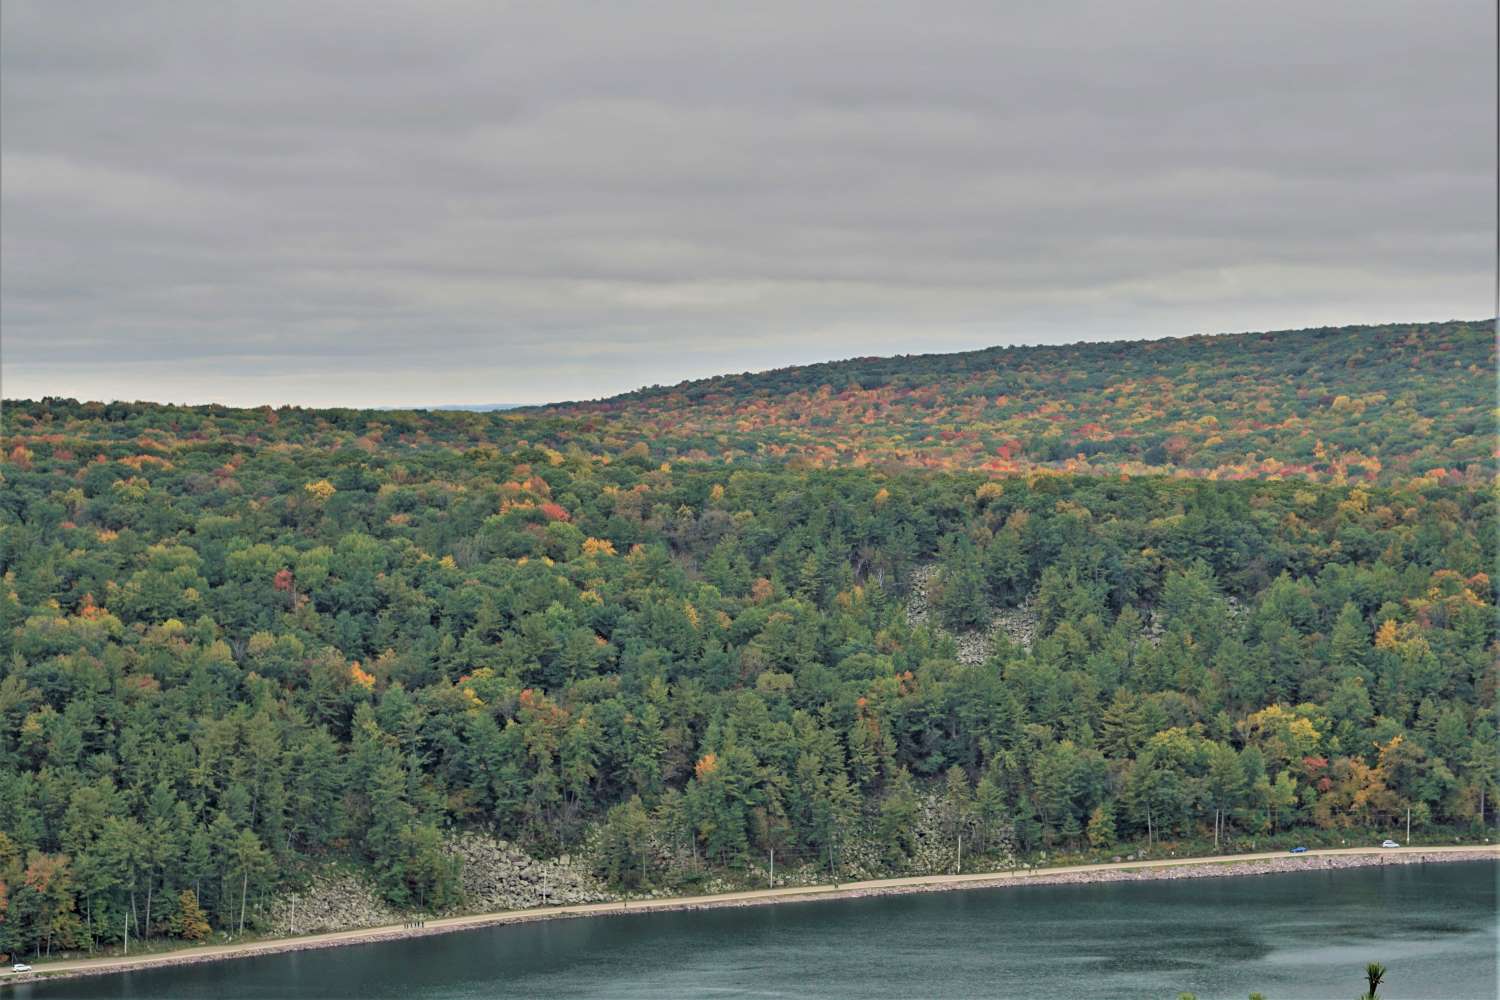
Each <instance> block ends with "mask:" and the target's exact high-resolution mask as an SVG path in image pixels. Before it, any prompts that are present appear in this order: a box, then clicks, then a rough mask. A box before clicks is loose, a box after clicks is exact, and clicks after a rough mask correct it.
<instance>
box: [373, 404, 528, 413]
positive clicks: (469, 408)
mask: <svg viewBox="0 0 1500 1000" xmlns="http://www.w3.org/2000/svg"><path fill="white" fill-rule="evenodd" d="M530 405H531V404H530V403H449V404H447V405H445V406H428V407H422V409H428V410H463V411H465V412H468V413H492V412H494V411H495V410H519V409H520V408H521V407H523V406H530ZM390 409H403V410H404V409H408V407H404V406H402V407H394V406H393V407H390Z"/></svg>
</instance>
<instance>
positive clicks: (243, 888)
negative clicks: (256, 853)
mask: <svg viewBox="0 0 1500 1000" xmlns="http://www.w3.org/2000/svg"><path fill="white" fill-rule="evenodd" d="M249 891H250V869H249V868H248V867H247V868H246V869H245V877H244V879H243V881H241V882H240V930H239V933H241V934H244V933H245V894H246V893H248V892H249Z"/></svg>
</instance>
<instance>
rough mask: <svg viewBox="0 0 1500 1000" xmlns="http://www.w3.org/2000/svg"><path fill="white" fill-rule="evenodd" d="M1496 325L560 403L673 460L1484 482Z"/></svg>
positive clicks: (1140, 346) (1030, 352)
mask: <svg viewBox="0 0 1500 1000" xmlns="http://www.w3.org/2000/svg"><path fill="white" fill-rule="evenodd" d="M1494 329H1495V325H1494V322H1493V321H1491V320H1485V321H1482V322H1471V323H1457V322H1455V323H1432V324H1399V325H1391V326H1379V327H1365V326H1360V327H1341V328H1336V329H1316V330H1295V331H1285V332H1280V333H1246V334H1237V335H1234V336H1220V337H1187V338H1182V339H1171V340H1155V341H1135V342H1125V341H1113V342H1109V343H1098V344H1073V345H1069V346H1066V347H1010V348H1001V347H995V348H990V349H989V350H983V351H971V352H967V353H962V354H929V355H920V356H910V357H895V358H858V359H854V360H851V361H840V362H835V363H831V364H821V365H808V366H805V367H799V368H786V369H782V370H780V371H772V372H762V373H759V374H746V375H729V376H724V377H722V378H713V379H705V380H702V381H697V382H684V383H682V384H681V385H677V386H673V387H671V388H662V387H655V388H651V389H643V390H641V391H639V392H634V393H627V394H626V395H623V396H618V397H616V398H614V399H609V400H604V401H601V402H597V403H576V404H568V405H564V406H560V407H553V408H551V409H552V411H553V412H558V413H563V414H568V415H572V416H577V417H579V418H581V419H582V424H583V426H584V427H585V428H589V429H592V428H594V427H596V426H600V425H599V423H598V421H597V420H590V419H587V418H590V417H593V418H600V417H605V418H609V420H610V421H611V422H615V421H618V422H620V423H621V424H622V425H623V426H624V427H625V428H629V429H631V430H634V431H637V432H639V433H642V434H643V435H644V436H645V437H646V438H647V439H648V440H651V441H653V442H657V443H658V446H659V447H660V448H661V450H662V451H663V453H664V454H666V455H667V457H673V456H674V455H676V454H679V453H680V454H684V455H690V456H691V457H693V458H695V459H699V460H704V459H709V458H728V459H731V460H742V459H744V458H753V457H757V456H759V457H776V458H792V459H796V460H798V461H800V462H802V463H805V464H808V465H812V466H829V465H854V466H863V465H883V464H891V463H894V464H899V465H903V466H910V467H916V468H928V469H985V470H989V471H992V472H996V473H1007V474H1008V473H1016V472H1024V471H1026V470H1028V469H1031V468H1036V467H1049V468H1057V469H1062V470H1066V471H1072V472H1082V473H1089V472H1121V471H1123V472H1130V473H1134V474H1140V473H1171V474H1174V475H1183V476H1201V477H1208V478H1215V479H1246V478H1257V477H1265V476H1273V475H1274V476H1283V477H1285V476H1298V477H1302V478H1314V479H1326V480H1333V481H1344V480H1346V479H1347V480H1364V481H1381V482H1393V481H1398V480H1400V479H1404V478H1409V477H1411V476H1417V475H1436V476H1439V477H1452V478H1455V479H1465V478H1467V479H1468V480H1469V481H1471V482H1483V481H1485V477H1486V476H1488V475H1489V474H1490V473H1492V472H1493V470H1494V459H1495V453H1494V447H1493V435H1492V426H1491V424H1492V417H1491V408H1492V406H1493V404H1494V373H1495V337H1494Z"/></svg>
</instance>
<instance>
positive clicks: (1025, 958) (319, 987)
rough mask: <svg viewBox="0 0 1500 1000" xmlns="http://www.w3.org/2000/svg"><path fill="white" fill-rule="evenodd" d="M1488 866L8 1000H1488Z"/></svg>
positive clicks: (1169, 887)
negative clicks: (1378, 966)
mask: <svg viewBox="0 0 1500 1000" xmlns="http://www.w3.org/2000/svg"><path fill="white" fill-rule="evenodd" d="M1497 875H1500V864H1496V863H1492V862H1471V863H1464V864H1440V865H1403V866H1392V867H1388V868H1360V869H1351V870H1346V871H1335V872H1307V873H1296V874H1281V875H1267V876H1261V877H1252V878H1223V879H1192V880H1184V881H1177V882H1135V883H1113V884H1100V885H1076V886H1075V885H1065V886H1031V887H1024V886H1023V887H1018V888H1009V889H978V890H969V891H962V892H941V893H924V894H918V895H911V896H885V897H878V898H867V899H857V900H830V901H824V902H808V903H788V904H780V905H776V906H759V907H748V908H744V909H721V910H710V911H703V912H696V913H689V912H676V913H656V914H639V915H633V916H622V917H595V918H588V919H572V920H555V921H548V922H543V923H536V924H526V925H514V926H509V927H492V928H486V929H480V930H474V931H465V932H462V933H455V934H448V935H442V936H438V937H430V938H424V939H420V940H407V941H398V942H387V943H383V944H375V945H361V946H357V947H348V948H336V949H330V950H326V951H307V952H300V953H291V954H285V955H275V956H271V957H266V958H255V959H247V960H243V961H234V962H220V963H212V964H204V965H197V966H183V967H179V968H174V969H162V970H158V971H149V972H131V973H122V974H119V975H113V976H105V977H98V978H92V979H81V980H72V981H66V982H60V983H55V984H52V985H50V986H49V985H45V984H43V985H37V986H34V987H20V988H17V989H16V991H15V995H16V996H17V997H18V998H27V1000H60V998H63V997H78V998H91V997H126V998H141V1000H144V998H148V997H149V998H162V1000H170V998H212V1000H251V998H256V1000H260V998H265V1000H272V998H274V1000H291V998H301V997H360V998H368V1000H376V998H387V997H389V998H397V997H400V998H405V997H423V998H441V1000H476V998H488V997H537V998H547V997H602V998H609V1000H628V998H643V1000H644V998H650V1000H659V998H679V997H682V998H687V997H826V998H832V997H839V998H843V997H890V998H903V1000H904V998H909V997H1025V998H1044V997H1066V998H1100V1000H1106V998H1107V1000H1120V998H1132V997H1165V998H1171V1000H1175V998H1176V996H1177V993H1178V991H1180V990H1191V991H1194V992H1196V993H1197V994H1198V996H1199V997H1200V998H1201V1000H1208V998H1215V997H1232V998H1238V1000H1245V998H1246V997H1247V996H1248V995H1249V993H1250V991H1252V990H1260V991H1262V992H1264V993H1265V994H1266V996H1267V997H1268V998H1271V1000H1293V998H1319V1000H1322V998H1329V997H1336V998H1346V1000H1347V998H1353V997H1357V996H1358V995H1359V994H1360V993H1361V992H1362V989H1363V983H1364V978H1363V969H1364V966H1365V963H1366V962H1369V961H1380V962H1384V963H1385V965H1386V966H1387V967H1388V969H1389V973H1388V975H1387V985H1386V987H1385V988H1384V989H1383V990H1382V991H1381V996H1382V997H1388V998H1390V1000H1399V998H1403V997H1435V998H1445V1000H1452V998H1470V997H1472V998H1483V1000H1493V998H1494V997H1495V996H1496V995H1497V974H1496V958H1497V944H1496V935H1497V923H1496V878H1497Z"/></svg>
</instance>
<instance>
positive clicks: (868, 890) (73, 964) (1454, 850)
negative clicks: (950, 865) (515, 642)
mask: <svg viewBox="0 0 1500 1000" xmlns="http://www.w3.org/2000/svg"><path fill="white" fill-rule="evenodd" d="M1468 861H1500V844H1488V845H1469V846H1458V847H1403V848H1394V849H1392V848H1380V847H1344V848H1330V849H1326V850H1316V851H1308V852H1307V853H1306V854H1298V855H1290V854H1286V853H1283V852H1264V853H1257V854H1230V855H1212V856H1209V857H1201V858H1168V859H1156V860H1149V861H1122V862H1110V863H1104V864H1096V865H1069V866H1060V867H1056V868H1030V869H1018V870H1014V871H1006V872H978V873H974V874H967V875H912V876H905V877H898V878H886V879H872V880H869V881H863V882H846V883H841V884H839V885H832V884H825V885H814V886H788V887H785V888H779V889H752V890H746V891H743V892H730V893H717V894H713V895H704V896H674V897H669V898H666V899H642V900H638V901H635V902H634V903H619V902H611V903H580V904H574V905H570V906H557V907H546V908H538V909H529V910H501V911H496V912H492V913H477V914H472V915H468V916H455V917H440V918H434V919H431V920H428V921H426V924H425V926H422V927H408V926H404V925H394V924H393V925H387V926H384V927H364V928H357V929H354V930H346V931H324V932H321V933H317V934H304V935H299V936H297V937H284V938H271V939H267V940H263V941H252V942H246V943H244V944H227V945H211V946H197V947H187V948H180V949H176V950H173V951H165V952H155V953H152V954H147V955H140V956H130V957H126V956H115V957H111V958H92V959H72V960H65V961H60V962H55V963H46V964H43V965H39V966H37V967H35V969H34V970H33V971H32V972H29V973H12V972H10V971H9V970H8V969H6V970H3V971H0V986H13V985H19V984H22V983H47V982H56V981H60V980H64V979H74V978H78V977H82V976H102V975H111V974H114V973H119V972H129V971H133V970H137V969H151V968H167V967H173V966H179V965H195V964H198V963H200V962H221V961H230V960H234V959H242V958H255V957H261V956H265V955H274V954H284V953H287V952H294V951H311V950H317V949H323V948H338V947H343V946H346V945H356V944H375V943H379V942H383V941H397V940H405V939H408V938H420V937H429V936H432V935H437V934H450V933H453V932H455V931H464V930H474V929H477V928H482V927H495V926H499V925H502V924H519V923H533V922H536V921H540V920H558V919H576V918H581V917H601V916H629V915H631V914H636V913H660V912H668V911H678V910H707V909H721V908H728V907H743V906H767V905H773V904H776V903H789V902H811V901H817V900H836V899H863V898H865V897H870V896H889V895H898V894H907V893H917V892H947V891H952V890H958V889H997V888H1005V887H1009V886H1023V885H1088V884H1094V883H1101V882H1138V881H1160V880H1178V879H1189V878H1234V877H1245V876H1252V875H1274V874H1283V873H1287V872H1299V871H1335V870H1340V869H1346V868H1366V867H1374V866H1378V865H1396V864H1400V865H1407V864H1446V863H1457V862H1468Z"/></svg>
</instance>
